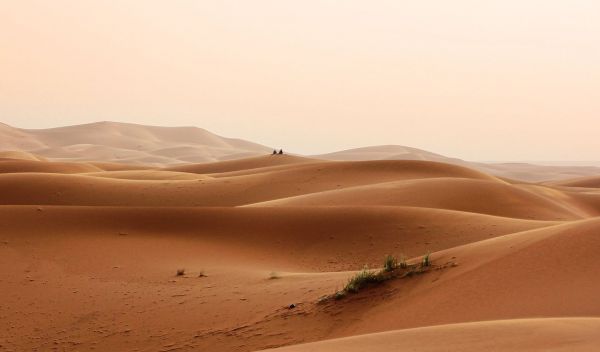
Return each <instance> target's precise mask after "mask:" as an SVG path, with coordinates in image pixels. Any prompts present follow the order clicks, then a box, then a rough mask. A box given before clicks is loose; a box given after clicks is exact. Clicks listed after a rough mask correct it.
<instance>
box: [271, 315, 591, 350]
mask: <svg viewBox="0 0 600 352" xmlns="http://www.w3.org/2000/svg"><path fill="white" fill-rule="evenodd" d="M599 328H600V319H598V318H556V319H552V318H547V319H515V320H497V321H486V322H477V323H466V324H451V325H442V326H434V327H426V328H416V329H408V330H397V331H390V332H384V333H377V334H369V335H361V336H353V337H347V338H341V339H336V340H328V341H323V342H317V343H311V344H305V345H296V346H292V347H286V348H280V349H275V350H273V351H281V352H284V351H286V352H320V351H323V352H325V351H349V352H352V351H390V350H396V351H423V352H434V351H435V352H442V351H507V352H508V351H593V350H594V349H595V348H596V347H597V346H599V345H600V336H599V335H598V334H597V333H596V332H597V331H598V329H599Z"/></svg>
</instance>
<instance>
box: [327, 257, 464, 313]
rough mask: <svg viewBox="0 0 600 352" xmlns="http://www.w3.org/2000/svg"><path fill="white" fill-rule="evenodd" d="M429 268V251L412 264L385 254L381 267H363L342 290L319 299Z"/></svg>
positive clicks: (344, 294) (430, 266)
mask: <svg viewBox="0 0 600 352" xmlns="http://www.w3.org/2000/svg"><path fill="white" fill-rule="evenodd" d="M452 266H455V265H452ZM443 267H446V265H444V266H442V267H441V268H443ZM431 268H432V263H431V257H430V253H427V254H425V255H424V256H423V258H422V259H421V261H420V262H417V263H414V264H409V263H408V262H407V261H406V258H405V257H404V256H401V257H400V260H398V259H397V258H396V257H394V256H392V255H387V256H386V257H385V258H384V261H383V269H381V270H379V271H374V270H369V269H368V268H367V267H365V268H364V269H363V270H361V271H359V272H358V273H356V274H355V275H354V276H352V277H351V278H350V279H348V282H347V283H346V286H344V288H343V289H342V290H340V291H336V292H335V293H334V294H332V295H327V296H323V297H321V298H320V299H319V301H320V302H323V301H326V300H329V299H335V300H338V299H342V298H344V297H346V296H347V295H348V294H349V293H357V292H358V291H360V290H361V289H363V288H365V287H367V286H369V285H372V284H378V283H381V282H384V281H387V280H391V279H394V278H404V277H411V276H413V275H417V274H421V273H424V272H426V271H428V270H430V269H431Z"/></svg>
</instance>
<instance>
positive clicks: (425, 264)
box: [421, 253, 431, 268]
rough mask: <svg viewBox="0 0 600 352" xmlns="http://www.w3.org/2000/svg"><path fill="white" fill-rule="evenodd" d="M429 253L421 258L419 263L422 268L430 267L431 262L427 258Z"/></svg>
mask: <svg viewBox="0 0 600 352" xmlns="http://www.w3.org/2000/svg"><path fill="white" fill-rule="evenodd" d="M429 255H430V253H427V254H425V256H424V257H423V261H422V262H421V266H422V267H424V268H425V267H428V266H430V265H431V260H430V258H429Z"/></svg>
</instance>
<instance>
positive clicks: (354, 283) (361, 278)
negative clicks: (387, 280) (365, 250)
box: [344, 267, 381, 292]
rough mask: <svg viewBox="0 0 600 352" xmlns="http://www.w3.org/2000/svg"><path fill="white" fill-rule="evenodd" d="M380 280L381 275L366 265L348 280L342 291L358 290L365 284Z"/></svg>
mask: <svg viewBox="0 0 600 352" xmlns="http://www.w3.org/2000/svg"><path fill="white" fill-rule="evenodd" d="M379 281H381V276H380V275H378V274H377V273H375V272H374V271H370V270H369V269H367V268H366V267H365V268H364V269H363V270H362V271H361V272H359V273H357V274H356V275H354V276H353V277H351V278H350V279H349V280H348V283H346V287H344V291H346V292H358V291H359V290H360V289H361V288H363V287H364V286H365V285H367V284H370V283H375V282H379Z"/></svg>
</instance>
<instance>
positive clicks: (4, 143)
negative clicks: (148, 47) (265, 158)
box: [0, 122, 272, 165]
mask: <svg viewBox="0 0 600 352" xmlns="http://www.w3.org/2000/svg"><path fill="white" fill-rule="evenodd" d="M0 150H22V151H27V152H33V153H35V154H38V155H41V156H43V157H47V158H50V159H55V160H60V159H62V160H64V161H82V160H93V161H121V162H129V163H135V164H154V165H166V164H175V163H182V162H207V161H216V160H226V159H229V158H232V157H234V158H243V157H248V156H255V155H262V154H266V153H270V151H271V150H272V149H271V148H268V147H265V146H263V145H260V144H256V143H252V142H248V141H244V140H240V139H233V138H225V137H222V136H218V135H216V134H214V133H211V132H209V131H207V130H204V129H201V128H196V127H158V126H144V125H136V124H128V123H118V122H97V123H91V124H84V125H75V126H65V127H58V128H49V129H37V130H31V129H29V130H28V129H19V128H15V127H11V126H8V125H6V124H1V125H0Z"/></svg>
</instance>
